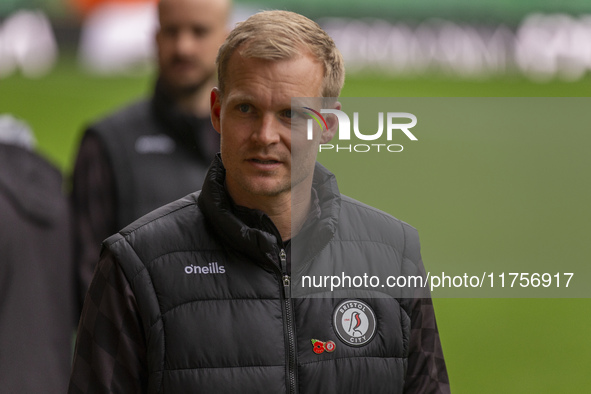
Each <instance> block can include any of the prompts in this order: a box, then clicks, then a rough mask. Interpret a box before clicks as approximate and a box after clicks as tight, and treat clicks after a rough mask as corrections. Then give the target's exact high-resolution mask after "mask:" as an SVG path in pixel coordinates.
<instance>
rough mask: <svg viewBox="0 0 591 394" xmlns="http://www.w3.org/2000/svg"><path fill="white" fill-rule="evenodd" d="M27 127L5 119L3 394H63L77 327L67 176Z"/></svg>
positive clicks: (0, 162)
mask: <svg viewBox="0 0 591 394" xmlns="http://www.w3.org/2000/svg"><path fill="white" fill-rule="evenodd" d="M33 145H34V138H33V135H32V133H31V131H30V129H29V128H28V126H27V125H26V124H24V123H23V122H20V121H17V120H16V119H14V118H13V117H11V116H8V115H0V392H2V393H25V394H26V393H31V394H37V393H49V394H52V393H56V394H57V393H64V392H66V390H67V387H68V378H69V375H70V368H71V357H72V338H73V335H74V329H75V326H76V318H77V316H78V314H77V308H76V301H75V300H76V290H75V285H74V283H75V281H74V276H75V275H74V264H73V259H72V241H71V240H72V237H71V220H70V219H71V216H70V210H69V206H68V199H67V197H66V196H65V195H64V194H63V193H62V176H61V173H60V172H59V171H58V169H57V168H55V167H54V166H53V165H51V164H50V163H49V162H47V161H46V160H45V159H43V158H41V157H40V156H39V155H37V154H36V153H34V152H33Z"/></svg>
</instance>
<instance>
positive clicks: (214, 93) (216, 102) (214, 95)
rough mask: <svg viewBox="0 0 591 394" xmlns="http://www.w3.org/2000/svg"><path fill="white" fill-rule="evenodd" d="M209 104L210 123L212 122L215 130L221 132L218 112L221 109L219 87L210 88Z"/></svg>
mask: <svg viewBox="0 0 591 394" xmlns="http://www.w3.org/2000/svg"><path fill="white" fill-rule="evenodd" d="M209 104H210V108H211V123H212V124H213V128H214V129H215V131H217V132H218V133H220V134H221V131H222V128H221V127H220V124H221V122H220V113H221V111H222V95H221V92H220V89H218V88H213V89H211V95H210V97H209Z"/></svg>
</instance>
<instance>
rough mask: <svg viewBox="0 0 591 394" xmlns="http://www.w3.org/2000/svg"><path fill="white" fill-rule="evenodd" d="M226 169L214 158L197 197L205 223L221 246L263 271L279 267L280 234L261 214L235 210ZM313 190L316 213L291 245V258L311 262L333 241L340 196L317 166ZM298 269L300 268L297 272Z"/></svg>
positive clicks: (330, 176)
mask: <svg viewBox="0 0 591 394" xmlns="http://www.w3.org/2000/svg"><path fill="white" fill-rule="evenodd" d="M225 179H226V170H225V168H224V166H223V164H222V160H221V157H220V155H219V154H218V155H217V156H216V158H215V159H214V161H213V163H212V165H211V167H210V168H209V171H208V173H207V176H206V178H205V182H204V184H203V189H202V191H201V193H200V195H199V199H198V202H197V203H198V205H199V208H200V209H201V211H202V212H203V215H204V216H205V218H206V220H207V222H208V224H209V225H210V226H211V227H212V228H213V230H214V232H215V234H216V236H217V237H218V238H220V239H221V241H222V243H223V244H224V245H228V246H229V247H231V248H233V249H235V250H237V251H238V252H239V253H244V254H246V255H248V256H249V257H250V258H252V259H253V260H254V261H256V262H258V263H259V264H261V265H263V267H264V268H267V269H269V268H271V267H269V265H272V266H273V269H275V270H276V269H277V268H278V267H279V257H278V254H279V250H280V248H281V245H282V242H281V237H280V235H279V231H278V230H277V228H276V227H275V225H274V224H273V222H272V221H271V219H270V218H269V217H268V216H267V215H266V214H265V213H264V212H262V211H259V210H254V209H248V208H245V207H237V206H236V205H234V203H233V201H232V199H231V197H230V196H229V194H228V193H227V191H226V187H225ZM313 188H314V189H315V190H316V193H317V195H318V208H319V214H317V215H311V219H310V220H309V222H308V223H306V224H305V225H304V227H303V229H302V231H300V233H298V234H297V235H296V236H295V237H294V238H293V239H292V242H291V248H292V259H293V256H297V259H298V264H297V266H298V267H302V266H304V265H307V264H303V265H301V264H300V263H306V262H308V261H309V260H311V259H312V258H313V257H314V256H315V255H316V254H317V253H319V252H320V251H321V250H322V248H324V246H325V245H326V244H327V243H328V242H329V241H330V240H331V239H332V237H333V236H334V233H335V231H336V227H337V223H338V216H339V212H340V203H341V197H340V193H339V190H338V186H337V183H336V179H335V177H334V175H333V174H332V173H330V172H329V171H328V170H327V169H326V168H324V167H323V166H322V165H320V164H319V163H316V168H315V171H314V180H313ZM298 270H299V269H298Z"/></svg>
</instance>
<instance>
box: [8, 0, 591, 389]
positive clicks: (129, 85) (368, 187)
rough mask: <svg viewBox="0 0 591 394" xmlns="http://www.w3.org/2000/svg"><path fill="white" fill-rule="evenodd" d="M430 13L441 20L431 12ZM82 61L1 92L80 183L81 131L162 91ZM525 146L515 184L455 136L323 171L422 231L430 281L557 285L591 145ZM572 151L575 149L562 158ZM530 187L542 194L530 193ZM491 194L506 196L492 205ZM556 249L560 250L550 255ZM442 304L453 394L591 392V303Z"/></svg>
mask: <svg viewBox="0 0 591 394" xmlns="http://www.w3.org/2000/svg"><path fill="white" fill-rule="evenodd" d="M14 3H15V2H14ZM38 3H39V2H38ZM50 3H51V7H50V14H53V15H57V17H56V18H57V19H56V20H58V22H59V23H62V24H63V23H64V21H69V20H70V19H68V18H69V17H68V15H69V14H68V12H67V11H64V9H63V7H62V8H60V7H57V6H56V3H57V2H56V1H51V2H50ZM238 3H240V4H245V5H249V4H251V3H253V2H250V1H247V2H238ZM333 3H334V4H333ZM399 3H400V8H399V9H396V8H389V7H386V11H387V12H386V11H384V12H385V14H389V15H390V16H391V15H395V14H400V13H403V12H406V13H407V14H408V15H411V16H412V17H413V18H426V17H431V16H434V14H436V13H437V12H440V14H441V16H448V17H453V16H454V15H457V14H456V13H454V12H453V10H457V9H463V10H464V11H466V7H467V4H471V6H470V7H469V9H470V10H471V11H470V12H467V11H466V12H464V13H462V15H466V16H464V17H465V18H468V17H469V16H470V15H472V16H473V17H474V18H476V19H477V20H479V19H483V18H486V17H487V14H488V15H489V16H490V15H493V16H494V18H495V19H503V18H504V19H506V20H507V21H508V22H507V23H508V24H509V25H511V24H513V25H514V24H516V23H518V21H519V20H520V19H521V18H522V17H523V16H524V15H525V14H526V13H528V12H532V11H536V10H542V11H546V12H550V11H552V12H555V11H559V10H563V11H565V12H570V13H572V14H579V13H581V12H585V11H591V6H590V4H589V2H587V1H570V2H565V3H564V7H563V8H560V7H558V6H556V2H550V1H546V2H544V1H539V2H536V1H529V2H519V3H511V2H508V1H506V2H502V5H503V6H506V7H500V6H499V8H498V11H497V12H495V13H494V14H491V13H490V9H491V8H492V7H493V6H495V7H496V6H498V5H499V4H501V3H500V2H498V1H497V2H492V1H486V2H482V7H476V6H474V5H473V2H466V1H463V2H462V1H459V0H456V1H441V2H427V1H416V2H410V1H401V2H399ZM41 4H42V2H41ZM267 4H272V5H274V8H288V9H289V8H291V9H296V10H299V11H306V10H307V13H308V14H310V15H312V16H327V15H330V16H332V15H333V14H334V15H336V14H343V12H342V10H343V9H350V10H357V11H356V12H360V11H359V8H360V7H359V5H357V3H354V2H343V1H341V2H338V4H337V3H336V2H323V4H325V5H324V6H320V5H318V4H320V2H312V1H301V2H298V3H294V2H288V1H276V2H272V1H269V2H267ZM363 4H364V5H365V6H366V7H361V8H363V10H364V12H369V11H368V10H371V6H372V5H378V6H385V5H389V4H391V3H390V2H385V1H377V0H376V1H373V2H369V1H368V2H364V3H363ZM433 4H436V5H437V6H436V7H435V8H433V7H431V8H429V5H431V6H432V5H433ZM327 5H330V6H331V7H337V6H338V7H339V8H338V11H337V9H336V8H335V9H334V10H335V11H334V12H333V13H332V14H331V13H330V11H331V9H332V8H330V7H328V6H327ZM345 5H350V7H349V8H347V7H345ZM51 10H53V11H51ZM55 10H58V11H55ZM468 14H470V15H468ZM72 20H73V19H72ZM58 22H56V23H58ZM73 23H74V24H75V23H77V22H73ZM74 49H75V48H73V47H66V48H63V50H62V51H61V56H60V58H59V61H58V63H57V65H56V66H55V67H54V68H53V70H52V71H51V72H50V73H49V74H48V75H46V76H44V77H41V78H38V79H28V78H25V77H23V76H21V75H20V74H18V73H16V74H13V75H11V76H9V77H7V78H4V79H0V113H12V114H14V115H15V116H17V117H18V118H21V119H23V120H25V121H27V122H28V123H29V124H30V125H31V126H32V128H33V130H34V131H35V134H36V136H37V139H38V147H39V150H40V151H41V153H42V154H43V155H44V156H46V157H47V158H49V160H51V161H52V162H53V163H55V164H56V165H57V166H58V167H59V168H61V169H62V170H63V172H64V174H65V175H66V176H68V174H69V173H70V171H71V168H72V164H73V160H74V158H75V154H76V149H77V146H78V143H79V138H80V133H81V131H82V130H83V128H84V126H85V125H86V124H88V123H89V122H91V121H92V120H95V119H97V118H99V117H101V116H103V115H105V114H107V113H109V112H110V111H112V110H113V109H115V108H117V107H119V106H121V105H123V104H124V103H126V102H128V101H130V100H132V99H134V98H136V97H138V96H142V95H145V94H148V93H149V92H150V91H151V89H152V76H151V75H149V74H145V73H144V74H140V75H135V76H130V75H126V76H121V75H119V76H97V75H92V74H89V73H87V72H85V71H83V70H82V69H81V68H80V67H79V66H78V64H77V63H76V59H75V56H74V54H73V51H74ZM590 93H591V78H590V77H589V76H588V75H585V76H584V77H583V78H581V79H578V80H576V81H575V82H564V81H561V80H559V79H550V80H549V81H546V82H544V83H537V82H533V81H532V80H530V79H528V78H527V77H525V76H523V75H520V74H518V73H507V74H506V75H494V76H490V77H487V78H480V79H470V78H462V77H461V76H460V77H458V76H455V77H449V76H445V75H444V74H441V73H425V74H421V75H412V76H396V77H394V76H392V75H388V74H385V73H381V74H380V73H375V72H371V73H370V72H369V71H361V72H356V73H350V74H348V75H347V80H346V84H345V88H344V90H343V94H342V95H343V96H348V97H380V96H383V97H588V96H590ZM557 116H559V115H558V114H557ZM524 133H527V134H525V135H523V136H521V138H519V141H520V144H518V145H515V146H514V147H513V151H512V152H511V156H510V157H511V158H513V159H514V158H516V157H518V156H521V157H522V163H529V165H525V166H524V167H523V172H522V173H521V172H519V171H521V170H518V171H517V173H519V174H521V175H523V176H515V174H516V172H515V168H513V167H511V166H508V165H504V166H503V165H497V164H499V163H502V161H503V160H506V159H507V157H508V156H503V155H499V161H498V162H496V161H495V160H494V159H495V157H496V156H495V152H494V151H492V149H495V148H498V147H499V146H498V145H496V146H495V145H491V144H490V140H489V139H487V138H486V136H483V138H482V141H478V140H475V139H472V140H471V142H470V143H471V144H472V145H469V144H464V145H462V144H458V143H457V141H456V140H454V138H453V137H454V136H453V130H449V131H448V134H447V137H448V138H439V139H435V140H434V141H431V142H429V140H428V139H427V140H425V139H421V140H420V141H419V142H420V143H423V145H422V146H421V145H416V147H413V149H412V150H408V151H406V152H404V153H403V154H404V155H406V156H399V157H397V158H396V159H393V160H392V162H391V163H389V164H388V163H380V168H379V170H378V171H365V172H359V173H355V172H354V171H351V170H350V168H351V162H350V156H347V155H338V156H334V155H333V156H326V157H324V156H323V157H322V158H321V161H323V163H325V164H326V165H327V166H328V167H329V168H330V169H331V170H333V171H334V172H335V173H336V174H337V176H338V179H339V181H340V187H341V189H342V191H343V192H344V193H346V194H348V195H351V196H352V197H354V198H357V199H359V200H362V201H364V202H366V203H368V204H370V205H373V206H376V207H378V208H380V209H383V210H385V211H387V212H389V213H391V214H393V215H394V216H396V217H398V218H400V219H402V220H404V221H407V222H409V223H411V224H412V225H414V226H415V227H417V228H418V229H419V233H420V235H421V240H422V252H423V259H424V261H425V265H426V267H427V269H430V268H431V266H430V264H431V263H430V261H431V262H433V263H432V264H437V266H438V267H439V268H440V267H441V265H442V264H443V266H444V267H445V264H447V263H452V262H453V261H454V259H463V260H465V261H469V260H470V259H472V260H475V261H476V260H486V259H488V258H489V256H490V255H491V251H495V253H497V254H498V255H503V254H504V253H505V254H506V255H507V256H508V257H507V258H508V259H530V258H531V259H535V258H538V257H540V258H541V257H545V258H550V259H555V260H556V263H555V264H556V268H555V269H556V272H562V268H561V267H562V266H563V265H564V264H563V263H564V262H566V261H568V262H569V263H573V261H574V263H576V264H580V265H581V266H583V265H587V264H588V262H589V253H588V252H589V251H590V250H589V243H590V242H589V235H590V231H589V230H587V228H588V223H589V221H588V219H591V217H590V209H589V207H588V201H589V200H588V199H587V197H591V193H590V187H589V165H590V163H589V161H588V159H586V157H587V154H586V151H587V150H588V147H589V146H591V145H590V143H591V140H590V139H589V137H588V136H586V135H578V136H575V137H573V136H572V135H569V134H568V131H567V130H556V133H555V134H552V135H541V136H540V135H535V133H531V130H527V131H526V130H524ZM474 138H476V137H474ZM528 138H531V140H532V144H531V145H530V144H527V140H528ZM573 138H576V139H575V140H573ZM567 139H568V140H570V142H571V143H570V144H568V145H565V144H562V141H563V140H567ZM423 141H425V142H423ZM573 141H574V142H575V143H572V142H573ZM505 142H506V143H507V144H508V143H509V142H510V141H505ZM500 143H501V145H503V143H504V142H503V141H501V142H500ZM551 144H558V145H556V146H559V147H560V149H552V145H551ZM474 146H477V147H478V149H480V150H481V151H482V152H484V153H486V147H489V148H490V149H491V150H490V151H489V152H488V154H487V155H485V156H486V157H485V158H482V157H478V156H477V155H476V154H475V153H474V151H471V148H472V147H474ZM423 147H424V148H423ZM405 148H406V145H405ZM476 151H478V150H476ZM547 160H552V161H554V162H556V163H564V169H565V171H568V172H564V173H552V172H549V173H548V175H546V174H547V172H548V168H547V167H546V166H545V163H546V162H547ZM515 163H517V162H515ZM532 163H533V164H532ZM536 166H538V167H536ZM442 168H443V169H445V170H448V171H450V172H453V177H451V176H450V173H445V172H442V171H441V169H442ZM442 174H443V175H442ZM444 175H446V176H444ZM531 179H535V182H533V181H532V182H524V180H531ZM561 182H562V183H561ZM384 183H388V184H390V185H392V184H395V185H396V189H395V190H396V191H397V192H396V193H395V195H393V194H392V193H390V192H387V193H386V192H384V190H385V189H384V188H383V186H382V185H383V184H384ZM480 183H482V184H486V185H487V186H486V190H485V191H484V193H482V192H479V188H478V185H479V184H480ZM542 185H550V186H556V188H553V187H547V188H546V187H542ZM561 185H562V187H563V188H564V190H568V191H572V193H576V194H577V195H575V196H572V195H571V196H564V195H562V194H561V193H560V190H558V191H557V190H556V189H557V188H558V189H560V187H561ZM491 189H494V190H496V191H497V193H496V194H494V195H493V194H490V195H489V194H486V193H487V191H488V190H491ZM387 190H390V189H387ZM548 190H554V191H553V193H554V194H551V195H546V192H547V191H548ZM516 191H519V193H516ZM459 193H460V194H462V196H464V197H465V200H464V201H463V202H462V201H460V202H458V200H457V199H455V198H452V197H453V196H457V195H458V194H459ZM536 195H537V197H536ZM499 196H502V198H499ZM472 197H473V198H478V199H479V204H478V205H476V204H471V203H470V201H471V198H472ZM488 206H490V209H489V208H488ZM516 207H517V208H516ZM512 219H513V220H512ZM521 231H524V233H522V232H521ZM507 233H508V234H514V235H516V239H515V238H513V239H511V242H505V243H503V242H501V241H502V240H503V239H505V240H506V237H503V234H507ZM518 235H521V236H518ZM548 240H555V241H554V242H552V244H551V245H549V244H548ZM548 256H550V257H548ZM532 262H533V261H530V263H532ZM518 269H519V268H516V270H518ZM575 278H576V277H575ZM434 302H435V305H436V313H437V319H438V325H439V329H440V333H441V338H442V344H443V348H444V353H445V357H446V361H447V366H448V371H449V375H450V381H451V385H452V392H454V393H491V394H493V393H494V394H496V393H582V392H588V391H589V387H591V374H589V373H588V371H587V368H588V366H589V365H590V359H591V338H590V336H589V334H588V333H589V331H590V327H591V313H590V311H591V300H589V299H551V298H540V299H517V298H508V299H507V298H491V299H481V298H471V299H466V298H448V299H445V298H436V299H435V301H434Z"/></svg>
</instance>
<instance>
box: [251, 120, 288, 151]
mask: <svg viewBox="0 0 591 394" xmlns="http://www.w3.org/2000/svg"><path fill="white" fill-rule="evenodd" d="M280 132H281V124H280V122H279V120H278V119H277V117H276V116H275V115H274V114H265V115H263V116H262V117H261V118H260V122H258V125H257V127H256V128H255V130H254V131H253V133H252V139H253V140H254V141H256V142H257V143H258V144H260V145H272V144H275V143H277V142H279V141H280V139H281V135H280Z"/></svg>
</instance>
